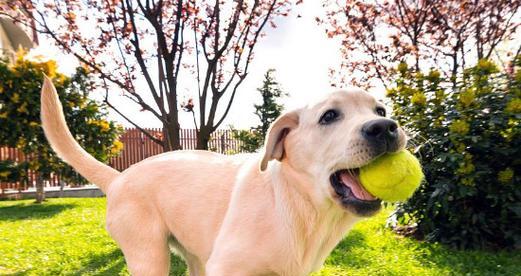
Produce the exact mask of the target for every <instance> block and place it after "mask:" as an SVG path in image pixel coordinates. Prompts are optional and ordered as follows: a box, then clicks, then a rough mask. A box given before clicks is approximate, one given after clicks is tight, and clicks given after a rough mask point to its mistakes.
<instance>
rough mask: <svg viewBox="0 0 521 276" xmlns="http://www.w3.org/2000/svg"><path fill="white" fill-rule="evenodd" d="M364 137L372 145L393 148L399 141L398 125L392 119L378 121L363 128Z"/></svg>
mask: <svg viewBox="0 0 521 276" xmlns="http://www.w3.org/2000/svg"><path fill="white" fill-rule="evenodd" d="M362 135H363V136H364V137H365V139H367V140H368V141H369V142H371V143H375V144H377V145H379V146H381V145H385V146H386V147H387V149H390V148H393V146H394V145H395V144H396V142H397V140H398V125H397V124H396V122H395V121H393V120H390V119H377V120H372V121H369V122H367V123H365V124H364V125H363V126H362Z"/></svg>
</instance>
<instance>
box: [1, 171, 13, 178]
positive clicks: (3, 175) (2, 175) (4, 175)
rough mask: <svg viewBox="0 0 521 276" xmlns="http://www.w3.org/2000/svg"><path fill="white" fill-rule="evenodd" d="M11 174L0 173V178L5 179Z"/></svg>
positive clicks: (7, 172) (6, 172)
mask: <svg viewBox="0 0 521 276" xmlns="http://www.w3.org/2000/svg"><path fill="white" fill-rule="evenodd" d="M10 174H11V172H10V171H5V172H0V178H6V177H8V176H9V175H10Z"/></svg>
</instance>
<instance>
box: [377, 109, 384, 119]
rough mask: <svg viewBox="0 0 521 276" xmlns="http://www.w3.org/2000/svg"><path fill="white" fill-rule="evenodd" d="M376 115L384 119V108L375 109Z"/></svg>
mask: <svg viewBox="0 0 521 276" xmlns="http://www.w3.org/2000/svg"><path fill="white" fill-rule="evenodd" d="M376 114H378V116H382V117H385V108H383V107H377V108H376Z"/></svg>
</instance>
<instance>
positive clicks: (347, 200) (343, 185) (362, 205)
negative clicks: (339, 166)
mask: <svg viewBox="0 0 521 276" xmlns="http://www.w3.org/2000/svg"><path fill="white" fill-rule="evenodd" d="M358 175H359V170H358V169H348V170H339V171H336V172H335V173H333V174H332V175H331V176H330V182H331V186H332V187H333V190H334V191H335V193H336V197H337V200H338V201H339V202H340V204H341V205H342V206H343V207H344V208H346V209H348V210H350V211H352V212H353V213H355V214H357V215H359V216H363V217H368V216H371V215H374V214H375V213H376V212H378V211H379V210H380V208H381V200H379V199H378V198H376V197H375V196H373V195H371V194H370V193H369V192H367V191H366V190H365V189H364V187H363V186H362V184H361V183H360V178H359V177H358Z"/></svg>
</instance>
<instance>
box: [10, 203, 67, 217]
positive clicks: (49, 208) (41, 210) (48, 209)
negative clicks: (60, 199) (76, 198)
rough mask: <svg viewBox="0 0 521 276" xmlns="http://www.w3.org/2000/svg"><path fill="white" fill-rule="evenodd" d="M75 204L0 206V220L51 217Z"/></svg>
mask: <svg viewBox="0 0 521 276" xmlns="http://www.w3.org/2000/svg"><path fill="white" fill-rule="evenodd" d="M75 206H76V205H75V204H46V203H44V204H35V203H31V204H26V203H20V204H16V205H11V206H6V207H0V220H7V221H15V220H23V219H42V218H51V217H53V216H55V215H57V214H59V213H61V212H63V211H65V210H67V209H71V208H74V207H75Z"/></svg>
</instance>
